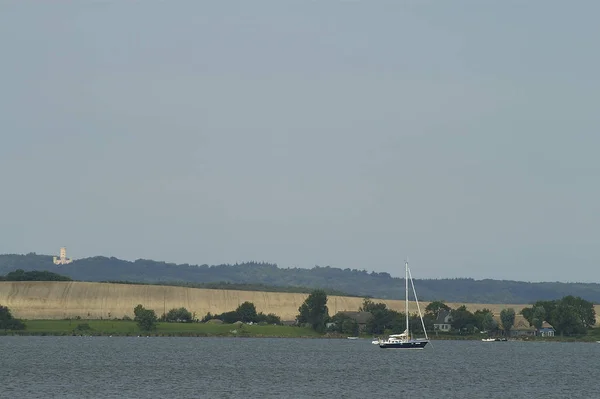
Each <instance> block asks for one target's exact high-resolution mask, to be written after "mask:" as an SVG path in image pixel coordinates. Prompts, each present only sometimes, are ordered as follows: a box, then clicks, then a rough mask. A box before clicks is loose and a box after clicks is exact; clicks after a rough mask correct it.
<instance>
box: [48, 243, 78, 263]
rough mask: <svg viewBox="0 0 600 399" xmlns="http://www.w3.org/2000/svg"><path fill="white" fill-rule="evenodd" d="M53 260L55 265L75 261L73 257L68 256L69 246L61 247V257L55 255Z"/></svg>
mask: <svg viewBox="0 0 600 399" xmlns="http://www.w3.org/2000/svg"><path fill="white" fill-rule="evenodd" d="M52 261H53V262H54V264H55V265H68V264H69V263H71V262H73V259H69V258H67V248H66V247H61V248H60V256H59V257H56V256H54V257H53V258H52Z"/></svg>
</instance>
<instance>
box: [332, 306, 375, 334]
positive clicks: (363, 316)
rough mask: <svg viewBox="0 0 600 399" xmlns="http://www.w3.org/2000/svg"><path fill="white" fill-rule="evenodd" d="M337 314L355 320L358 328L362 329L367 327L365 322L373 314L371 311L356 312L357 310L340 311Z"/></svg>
mask: <svg viewBox="0 0 600 399" xmlns="http://www.w3.org/2000/svg"><path fill="white" fill-rule="evenodd" d="M338 314H343V315H346V316H348V317H350V318H351V319H352V320H354V321H356V323H357V324H358V330H359V331H364V330H365V329H366V328H367V323H368V322H369V319H370V318H371V317H372V316H373V315H372V314H371V312H358V311H349V310H347V311H341V312H338Z"/></svg>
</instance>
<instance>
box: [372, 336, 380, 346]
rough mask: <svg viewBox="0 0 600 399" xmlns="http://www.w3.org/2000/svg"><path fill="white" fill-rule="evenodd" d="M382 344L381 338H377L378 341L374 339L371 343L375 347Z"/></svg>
mask: <svg viewBox="0 0 600 399" xmlns="http://www.w3.org/2000/svg"><path fill="white" fill-rule="evenodd" d="M380 342H381V338H377V339H374V340H373V341H371V343H372V344H373V345H379V343H380Z"/></svg>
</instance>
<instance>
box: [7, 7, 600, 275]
mask: <svg viewBox="0 0 600 399" xmlns="http://www.w3.org/2000/svg"><path fill="white" fill-rule="evenodd" d="M599 12H600V3H598V2H594V1H584V0H582V1H578V2H575V3H573V2H571V3H568V2H564V1H548V0H545V1H541V0H540V1H534V0H532V1H527V2H525V1H516V0H507V1H487V2H482V1H476V0H472V1H466V0H457V1H452V2H446V1H409V0H404V1H376V2H370V1H369V2H367V1H330V2H304V1H303V2H301V1H287V2H281V1H254V2H243V1H238V2H234V1H233V2H200V1H177V2H165V1H144V2H120V1H90V2H66V1H63V2H59V1H55V2H36V1H30V2H26V1H4V2H2V4H1V5H0V49H1V54H2V56H1V62H0V182H2V188H1V189H0V220H1V222H0V253H28V252H36V253H41V254H57V253H58V250H59V247H61V246H66V247H67V251H68V255H69V256H70V257H73V258H84V257H89V256H97V255H102V256H115V257H117V258H121V259H127V260H135V259H138V258H143V259H154V260H160V261H167V262H174V263H189V264H209V265H212V264H222V263H235V262H244V261H265V262H272V263H277V264H278V265H279V266H280V267H303V268H311V267H314V266H315V265H320V266H331V267H339V268H343V269H345V268H350V269H365V270H367V271H376V272H388V273H390V274H392V276H402V275H403V265H404V259H405V258H406V257H408V259H409V261H410V265H411V269H412V274H413V277H414V278H452V277H471V278H475V279H484V278H491V279H508V280H519V281H565V282H600V267H598V266H600V250H599V248H600V247H599V246H598V243H599V241H600V157H598V156H597V153H598V152H599V151H600V132H599V127H600V112H598V104H599V102H600V101H599V100H600V77H599V71H600V52H599V51H597V50H598V44H597V40H598V37H600V25H599V24H598V23H597V15H598V13H599Z"/></svg>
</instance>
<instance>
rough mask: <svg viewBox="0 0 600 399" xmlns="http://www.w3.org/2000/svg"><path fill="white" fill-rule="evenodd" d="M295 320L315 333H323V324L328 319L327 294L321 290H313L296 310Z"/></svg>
mask: <svg viewBox="0 0 600 399" xmlns="http://www.w3.org/2000/svg"><path fill="white" fill-rule="evenodd" d="M298 312H299V314H298V316H296V320H297V321H298V323H300V324H308V325H310V326H311V328H312V329H313V330H315V331H319V332H323V331H325V323H326V322H327V319H329V309H328V308H327V294H326V293H325V291H323V290H314V291H313V292H311V293H310V295H309V296H308V297H307V298H306V300H305V301H304V303H303V304H302V305H301V306H300V307H299V308H298Z"/></svg>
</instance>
